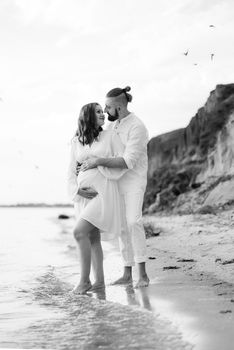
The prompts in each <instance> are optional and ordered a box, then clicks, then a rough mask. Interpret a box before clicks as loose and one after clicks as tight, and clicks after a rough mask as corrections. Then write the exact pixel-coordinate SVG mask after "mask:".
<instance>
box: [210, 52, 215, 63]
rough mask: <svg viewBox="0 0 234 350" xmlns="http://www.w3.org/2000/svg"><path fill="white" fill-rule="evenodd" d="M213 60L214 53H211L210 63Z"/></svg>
mask: <svg viewBox="0 0 234 350" xmlns="http://www.w3.org/2000/svg"><path fill="white" fill-rule="evenodd" d="M213 58H214V53H212V54H211V55H210V59H211V61H213Z"/></svg>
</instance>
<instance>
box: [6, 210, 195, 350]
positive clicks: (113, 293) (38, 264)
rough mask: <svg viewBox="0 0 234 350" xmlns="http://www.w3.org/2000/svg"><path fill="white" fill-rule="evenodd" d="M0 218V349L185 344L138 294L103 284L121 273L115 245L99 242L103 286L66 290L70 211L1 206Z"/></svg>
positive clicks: (70, 266) (72, 253)
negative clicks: (84, 292)
mask: <svg viewBox="0 0 234 350" xmlns="http://www.w3.org/2000/svg"><path fill="white" fill-rule="evenodd" d="M61 213H65V214H67V215H68V216H69V219H67V220H59V219H58V215H59V214H61ZM0 219H1V231H0V278H1V283H0V348H25V349H41V348H43V349H190V348H191V347H190V346H189V345H188V344H186V343H184V342H183V341H182V339H181V336H180V335H178V334H177V333H176V332H174V331H173V330H172V329H170V325H169V324H167V322H163V321H162V320H158V319H157V318H156V317H155V316H154V315H153V313H152V312H150V303H149V300H147V297H146V295H145V294H144V291H143V292H142V294H141V297H139V294H138V295H136V293H135V291H134V289H133V288H132V287H131V286H128V287H117V286H110V285H109V284H110V282H111V281H113V280H114V279H116V278H117V277H119V275H120V273H121V271H122V264H121V260H120V256H119V252H118V249H117V247H116V243H115V242H109V243H108V242H107V243H104V244H103V248H104V256H105V262H104V267H105V275H106V284H107V288H106V291H101V292H100V293H95V294H94V293H93V294H92V293H88V294H87V295H85V296H77V295H74V294H73V293H72V292H71V290H72V288H73V287H74V285H75V283H76V282H77V281H78V279H79V262H78V251H77V247H76V243H75V240H74V238H73V235H72V228H73V226H74V218H73V209H72V208H1V209H0Z"/></svg>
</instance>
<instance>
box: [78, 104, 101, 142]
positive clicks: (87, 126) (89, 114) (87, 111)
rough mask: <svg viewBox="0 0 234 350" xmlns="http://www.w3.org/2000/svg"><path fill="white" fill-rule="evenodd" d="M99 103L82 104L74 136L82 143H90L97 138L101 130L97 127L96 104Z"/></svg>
mask: <svg viewBox="0 0 234 350" xmlns="http://www.w3.org/2000/svg"><path fill="white" fill-rule="evenodd" d="M98 105H99V103H96V102H93V103H88V104H87V105H85V106H83V107H82V108H81V111H80V115H79V118H78V129H77V131H76V134H75V136H77V137H78V140H79V141H80V143H82V145H83V146H84V145H91V144H92V143H93V141H94V140H98V135H99V133H100V132H101V131H102V128H101V127H97V117H96V106H98Z"/></svg>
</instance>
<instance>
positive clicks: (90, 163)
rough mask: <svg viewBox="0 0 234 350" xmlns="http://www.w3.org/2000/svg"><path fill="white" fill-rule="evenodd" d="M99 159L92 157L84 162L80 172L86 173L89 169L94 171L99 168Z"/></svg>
mask: <svg viewBox="0 0 234 350" xmlns="http://www.w3.org/2000/svg"><path fill="white" fill-rule="evenodd" d="M97 160H98V158H95V157H92V158H89V159H87V160H86V161H84V162H83V163H82V165H81V167H80V171H86V170H89V169H94V168H96V167H97V166H98V164H97Z"/></svg>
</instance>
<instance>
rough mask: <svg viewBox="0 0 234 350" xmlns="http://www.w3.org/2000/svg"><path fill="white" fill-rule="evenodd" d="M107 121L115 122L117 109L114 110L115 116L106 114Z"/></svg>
mask: <svg viewBox="0 0 234 350" xmlns="http://www.w3.org/2000/svg"><path fill="white" fill-rule="evenodd" d="M107 114H108V120H109V121H110V122H114V121H115V120H117V119H118V118H119V112H118V111H117V109H115V115H111V114H110V113H108V112H107Z"/></svg>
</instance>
